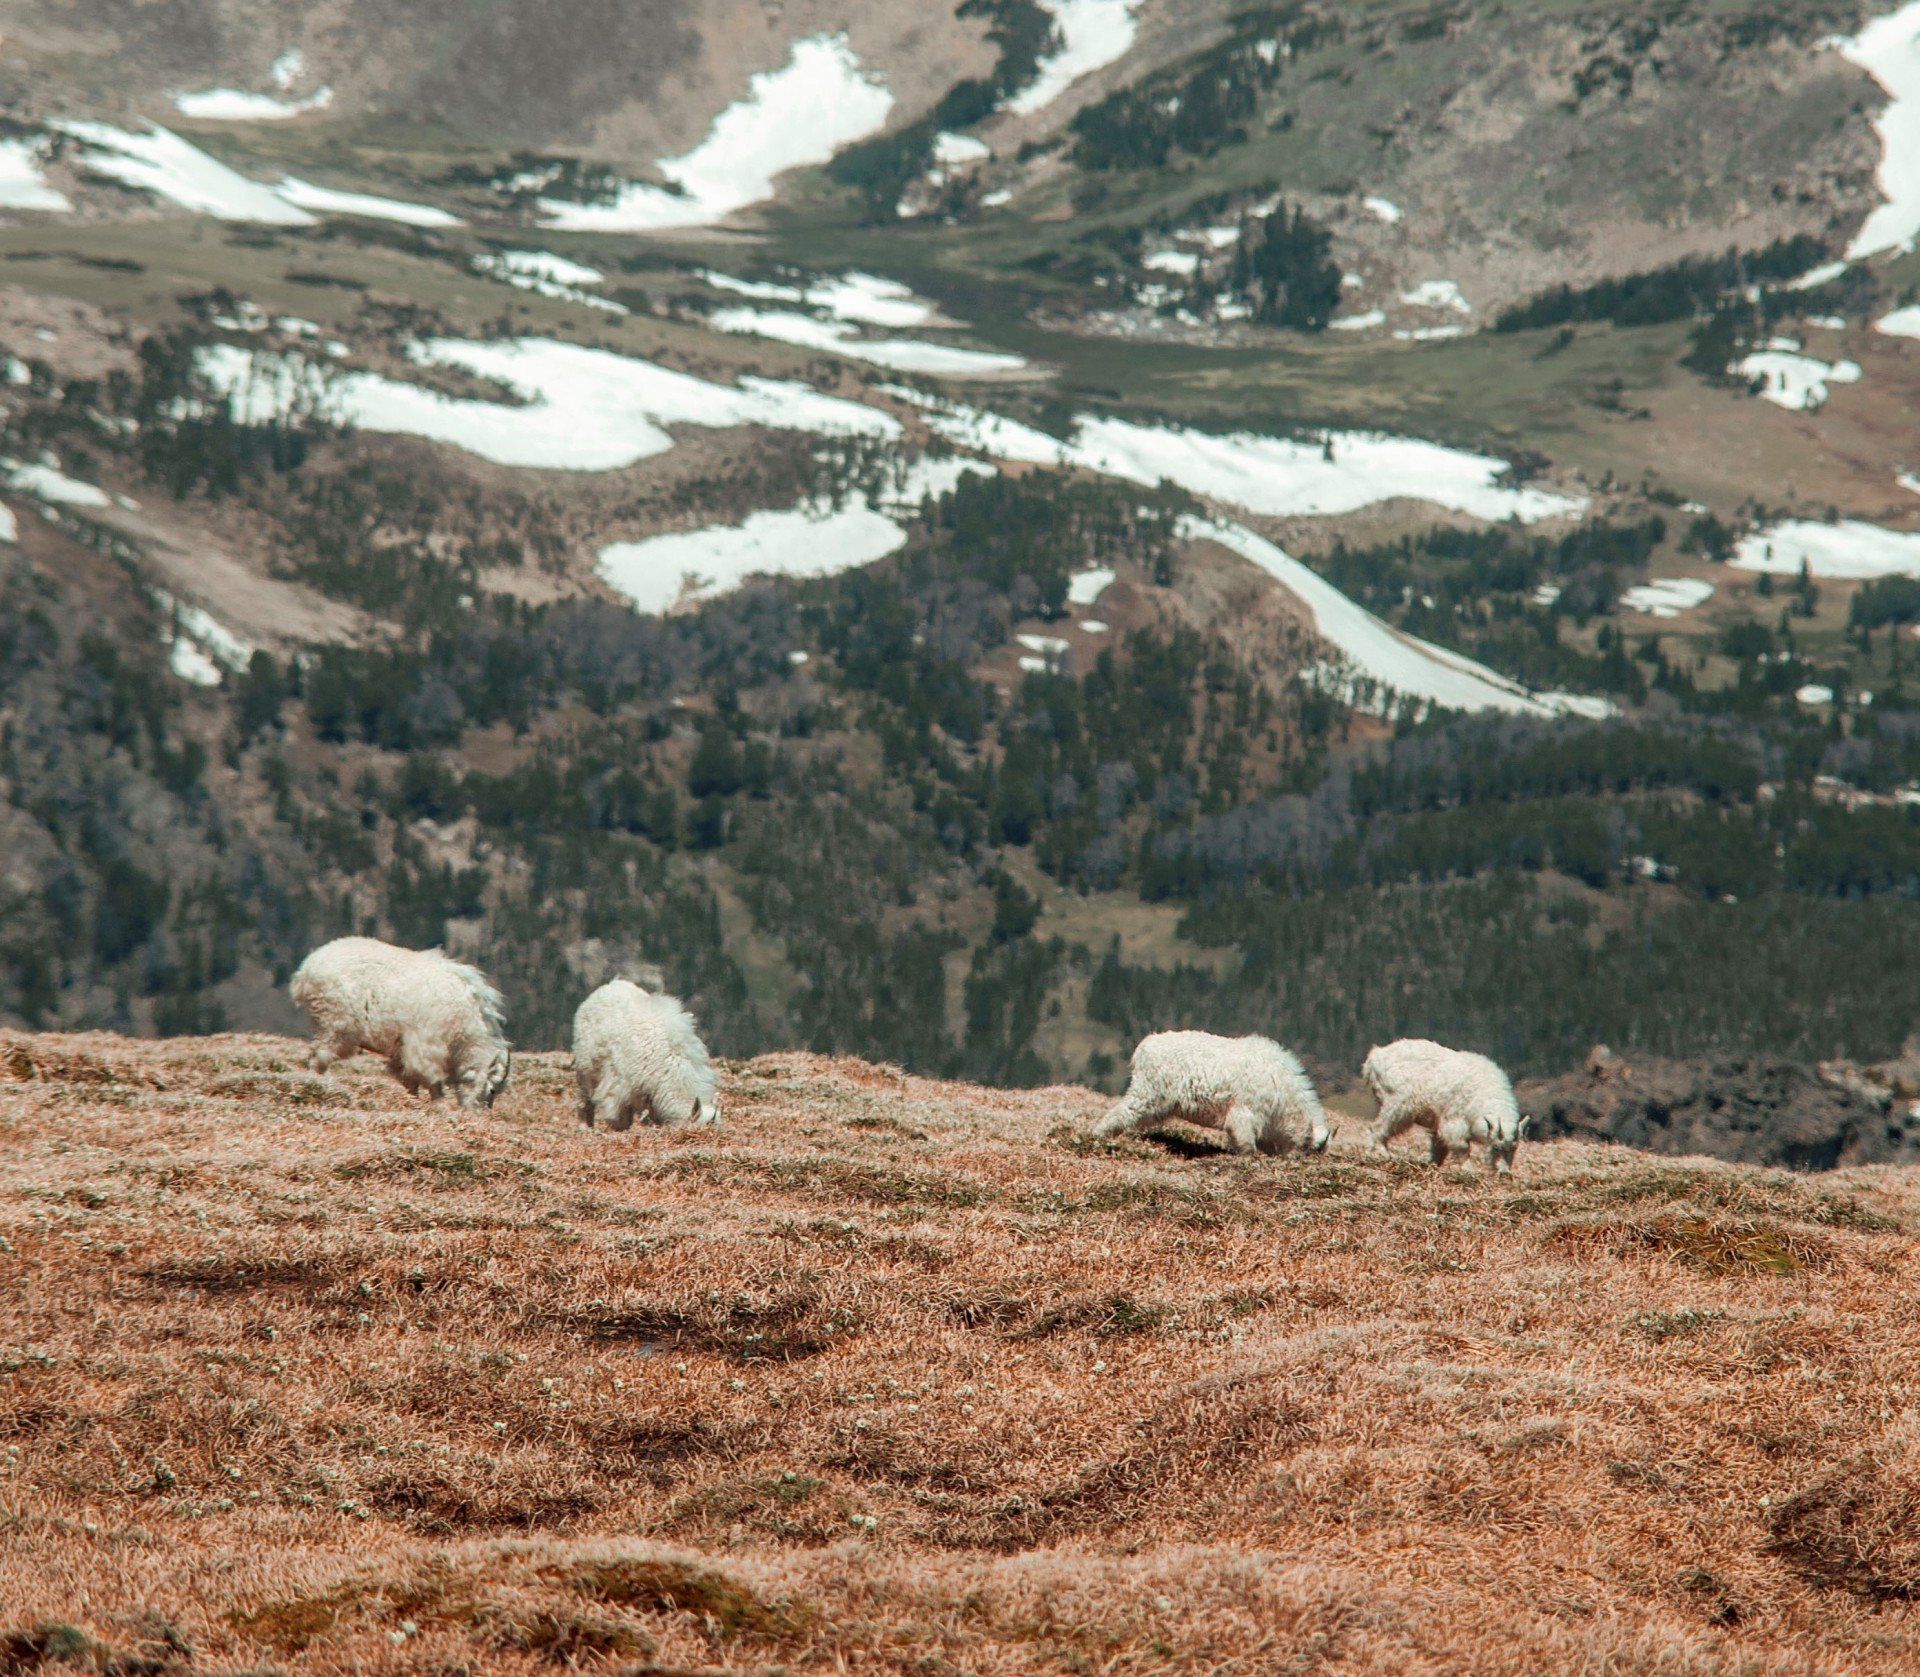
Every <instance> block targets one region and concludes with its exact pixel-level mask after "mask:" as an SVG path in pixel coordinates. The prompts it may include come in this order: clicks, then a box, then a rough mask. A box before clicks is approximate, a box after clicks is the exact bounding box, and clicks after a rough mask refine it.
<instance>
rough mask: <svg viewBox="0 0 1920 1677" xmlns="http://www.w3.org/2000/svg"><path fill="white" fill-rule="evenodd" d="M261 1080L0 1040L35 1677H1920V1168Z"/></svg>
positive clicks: (1045, 1094)
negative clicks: (1423, 1153) (1247, 1150)
mask: <svg viewBox="0 0 1920 1677" xmlns="http://www.w3.org/2000/svg"><path fill="white" fill-rule="evenodd" d="M298 1055H299V1047H298V1045H296V1044H294V1043H290V1042H287V1041H285V1040H283V1039H275V1038H261V1037H250V1038H238V1037H227V1038H216V1039H210V1040H204V1041H200V1042H195V1043H179V1044H171V1045H156V1044H140V1043H130V1042H126V1041H124V1040H120V1039H115V1038H109V1037H100V1036H92V1037H30V1036H20V1035H10V1036H8V1037H7V1038H6V1039H5V1040H4V1042H3V1043H0V1133H3V1134H4V1137H5V1145H4V1148H0V1233H4V1236H5V1239H6V1241H7V1253H8V1262H9V1264H10V1265H11V1266H12V1267H13V1268H14V1269H15V1270H16V1271H17V1273H18V1274H19V1275H20V1277H21V1278H22V1280H23V1281H24V1282H25V1283H26V1285H23V1286H16V1287H11V1288H9V1289H7V1292H6V1295H5V1304H4V1307H3V1308H4V1309H5V1311H6V1313H7V1317H8V1321H7V1338H8V1340H9V1342H10V1343H11V1344H13V1345H15V1346H17V1347H19V1348H20V1351H19V1354H17V1355H16V1356H14V1357H12V1358H10V1359H9V1362H8V1366H7V1369H6V1373H5V1383H6V1391H7V1394H8V1406H7V1412H8V1417H9V1424H8V1431H7V1439H8V1442H7V1447H6V1449H5V1451H4V1465H0V1476H5V1477H6V1479H7V1481H8V1484H9V1497H10V1502H11V1505H12V1508H13V1517H12V1519H11V1520H10V1522H9V1525H8V1529H7V1531H6V1533H5V1534H4V1536H0V1579H3V1580H4V1584H3V1585H0V1602H4V1606H0V1636H3V1637H4V1641H0V1646H4V1647H5V1648H6V1649H7V1657H8V1659H10V1660H11V1661H13V1662H14V1663H15V1664H17V1665H20V1666H21V1667H22V1668H31V1667H32V1666H33V1665H34V1663H35V1662H36V1661H42V1660H48V1659H59V1658H74V1657H76V1656H77V1657H80V1658H88V1657H91V1658H93V1659H95V1660H96V1661H97V1662H103V1661H105V1660H106V1659H108V1658H109V1657H116V1658H119V1659H121V1660H123V1661H125V1660H131V1659H145V1660H150V1661H153V1662H155V1663H154V1665H153V1667H152V1668H153V1669H159V1670H171V1669H175V1668H178V1669H186V1667H187V1664H188V1662H189V1661H191V1662H192V1663H193V1664H196V1665H198V1664H202V1663H209V1662H211V1663H214V1664H218V1665H220V1666H222V1667H225V1666H234V1667H241V1666H256V1665H261V1664H271V1665H273V1666H274V1667H275V1668H276V1669H282V1670H289V1671H322V1672H325V1671H344V1670H349V1669H351V1670H359V1671H374V1672H385V1671H396V1672H397V1671H402V1670H418V1669H420V1668H421V1667H422V1666H423V1665H429V1664H433V1665H438V1664H443V1663H449V1662H455V1663H474V1664H479V1665H484V1666H485V1667H486V1668H487V1669H489V1670H498V1671H512V1672H519V1671H537V1670H551V1669H554V1668H555V1667H556V1666H557V1665H558V1664H561V1663H572V1662H581V1663H588V1664H597V1663H605V1664H610V1665H611V1664H621V1663H624V1664H634V1663H640V1664H644V1665H646V1666H648V1667H650V1668H652V1669H668V1670H730V1671H732V1670H760V1669H765V1668H768V1667H770V1666H773V1665H778V1666H780V1667H781V1668H783V1669H786V1670H796V1671H806V1670H830V1669H838V1668H840V1667H842V1666H845V1665H848V1664H859V1665H862V1666H865V1667H867V1668H869V1669H873V1670H877V1671H901V1672H906V1671H923V1670H926V1669H928V1668H929V1666H930V1665H933V1664H936V1663H939V1664H951V1665H953V1666H956V1667H965V1668H966V1669H969V1670H978V1671H991V1672H1025V1671H1039V1670H1056V1669H1060V1668H1062V1667H1063V1666H1065V1667H1071V1666H1074V1665H1078V1664H1080V1663H1083V1662H1090V1661H1098V1662H1101V1663H1105V1664H1110V1665H1111V1664H1116V1663H1117V1664H1118V1665H1119V1666H1120V1667H1121V1668H1125V1667H1127V1666H1130V1665H1138V1666H1140V1667H1143V1668H1145V1667H1151V1668H1154V1669H1164V1670H1203V1669H1204V1670H1207V1671H1216V1672H1219V1671H1228V1672H1239V1671H1245V1672H1248V1673H1252V1672H1265V1671H1271V1670H1273V1669H1274V1667H1275V1664H1276V1662H1280V1661H1286V1662H1289V1663H1291V1664H1292V1665H1293V1666H1294V1667H1295V1668H1297V1669H1300V1670H1302V1671H1320V1670H1326V1671H1334V1670H1339V1671H1348V1672H1382V1673H1385V1672H1399V1671H1406V1670H1408V1669H1419V1670H1425V1671H1432V1672H1435V1673H1464V1672H1474V1673H1504V1672H1512V1673H1521V1672H1530V1671H1538V1670H1542V1669H1548V1668H1551V1669H1556V1670H1580V1669H1602V1668H1604V1669H1607V1670H1613V1671H1627V1672H1647V1673H1653V1672H1664V1671H1673V1670H1676V1669H1686V1670H1704V1671H1718V1670H1732V1669H1743V1670H1753V1671H1759V1672H1769V1673H1771V1672H1781V1673H1785V1672H1788V1671H1796V1670H1803V1669H1805V1668H1806V1667H1807V1666H1808V1665H1809V1664H1810V1663H1811V1664H1813V1665H1815V1666H1817V1667H1818V1668H1819V1669H1821V1670H1823V1671H1833V1672H1836V1673H1853V1672H1860V1673H1866V1672H1875V1673H1890V1672H1905V1671H1912V1670H1916V1669H1920V1641H1917V1640H1916V1619H1915V1614H1916V1609H1915V1607H1914V1605H1913V1603H1912V1600H1911V1597H1912V1596H1913V1594H1914V1591H1915V1588H1916V1582H1917V1580H1916V1577H1915V1571H1914V1569H1915V1565H1916V1556H1915V1553H1914V1549H1913V1544H1912V1534H1911V1517H1912V1507H1913V1498H1914V1495H1915V1484H1916V1473H1917V1472H1920V1461H1917V1460H1916V1457H1915V1454H1914V1451H1915V1442H1914V1439H1913V1433H1912V1417H1911V1414H1910V1412H1909V1410H1908V1409H1907V1408H1906V1404H1907V1401H1908V1399H1909V1397H1910V1395H1911V1393H1910V1387H1909V1381H1910V1377H1911V1356H1910V1352H1909V1348H1908V1339H1909V1337H1910V1330H1909V1327H1908V1315H1909V1312H1908V1307H1907V1302H1906V1299H1905V1295H1904V1293H1903V1290H1902V1289H1901V1288H1900V1287H1899V1286H1898V1285H1893V1284H1890V1282H1892V1281H1893V1279H1894V1278H1895V1277H1897V1276H1898V1275H1900V1274H1901V1273H1903V1272H1904V1271H1905V1270H1906V1269H1907V1268H1908V1267H1910V1266H1911V1264H1912V1262H1913V1261H1914V1257H1915V1251H1914V1244H1915V1240H1914V1218H1915V1214H1916V1202H1915V1193H1916V1184H1915V1180H1914V1176H1913V1173H1912V1172H1911V1171H1898V1170H1886V1169H1877V1170H1861V1171H1855V1172H1849V1173H1844V1174H1842V1175H1841V1176H1839V1177H1835V1178H1829V1179H1827V1180H1825V1181H1823V1182H1822V1183H1821V1184H1820V1185H1819V1186H1818V1187H1815V1186H1812V1185H1810V1184H1808V1183H1807V1182H1806V1181H1805V1180H1804V1179H1801V1178H1796V1177H1792V1176H1787V1175H1784V1174H1777V1173H1768V1172H1759V1171H1753V1170H1745V1169H1735V1168H1729V1167H1720V1166H1713V1165H1709V1164H1702V1163H1699V1162H1696V1161H1661V1162H1659V1163H1657V1164H1656V1163H1651V1162H1649V1161H1647V1160H1645V1159H1644V1158H1639V1157H1636V1156H1634V1155H1631V1154H1628V1153H1624V1152H1620V1151H1617V1150H1611V1149H1596V1148H1591V1147H1586V1146H1580V1145H1576V1144H1571V1143H1558V1144H1553V1145H1549V1146H1533V1147H1526V1148H1523V1149H1522V1152H1521V1154H1520V1159H1519V1165H1518V1171H1517V1174H1516V1176H1515V1177H1514V1178H1513V1180H1512V1181H1511V1183H1506V1182H1494V1181H1492V1180H1490V1179H1488V1178H1486V1177H1484V1176H1481V1175H1479V1174H1477V1173H1476V1174H1468V1173H1462V1172H1457V1171H1447V1172H1437V1171H1434V1170H1432V1169H1431V1168H1430V1167H1428V1166H1426V1165H1424V1164H1422V1163H1416V1162H1415V1161H1414V1160H1413V1159H1412V1158H1411V1157H1396V1158H1395V1159H1393V1160H1392V1161H1390V1162H1384V1161H1375V1160H1371V1159H1368V1158H1366V1157H1364V1156H1363V1155H1361V1154H1358V1153H1356V1152H1354V1151H1353V1150H1352V1147H1353V1131H1352V1124H1351V1121H1350V1122H1349V1126H1348V1129H1347V1132H1346V1134H1345V1136H1344V1137H1343V1139H1342V1140H1341V1141H1339V1142H1338V1143H1337V1144H1336V1150H1335V1151H1334V1152H1332V1153H1330V1154H1329V1155H1327V1156H1326V1157H1324V1158H1323V1159H1320V1160H1318V1161H1311V1162H1307V1163H1287V1162H1284V1161H1272V1160H1259V1161H1241V1160H1235V1159H1230V1158H1225V1157H1222V1156H1220V1155H1218V1154H1214V1153H1211V1152H1207V1151H1204V1150H1203V1148H1202V1147H1201V1146H1200V1145H1199V1144H1189V1143H1188V1142H1187V1141H1182V1142H1181V1145H1179V1146H1174V1145H1171V1144H1167V1145H1161V1144H1156V1143H1154V1142H1148V1141H1137V1142H1128V1143H1125V1144H1122V1145H1117V1146H1112V1145H1103V1146H1092V1145H1089V1144H1088V1143H1086V1142H1085V1141H1084V1140H1083V1139H1081V1138H1080V1132H1081V1131H1082V1130H1083V1128H1084V1126H1085V1125H1086V1123H1087V1122H1088V1120H1089V1119H1091V1118H1092V1117H1093V1116H1094V1115H1095V1114H1096V1113H1097V1112H1098V1111H1099V1110H1100V1107H1101V1102H1100V1101H1099V1099H1098V1098H1097V1097H1095V1096H1093V1095H1092V1094H1090V1093H1089V1092H1088V1091H1085V1090H1080V1089H1070V1088H1054V1089H1047V1090H1040V1091H1035V1092H1032V1093H1028V1094H1020V1095H1012V1094H1006V1093H1002V1092H993V1091H987V1090H982V1089H977V1088H970V1087H966V1086H961V1085H947V1084H935V1083H928V1082H924V1081H921V1080H918V1079H911V1078H905V1077H902V1076H901V1075H900V1074H898V1073H897V1072H895V1071H893V1070H891V1069H890V1068H884V1067H876V1066H872V1065H867V1064H862V1063H860V1062H856V1061H846V1060H840V1061H834V1060H826V1059H821V1058H817V1057H812V1056H805V1055H782V1056H776V1057H772V1058H768V1059H762V1060H756V1061H753V1062H750V1063H746V1064H739V1065H733V1066H729V1067H728V1068H726V1075H725V1087H724V1090H723V1094H722V1100H723V1105H724V1107H725V1109H726V1112H727V1115H728V1116H727V1122H726V1125H725V1127H723V1128H722V1129H721V1130H719V1131H718V1132H711V1133H709V1132H699V1133H692V1132H682V1133H679V1134H670V1133H664V1132H659V1131H654V1130H647V1129H641V1130H637V1131H634V1132H632V1133H631V1134H628V1135H624V1136H610V1135H608V1134H605V1133H598V1134H595V1133H590V1132H588V1131H585V1130H584V1129H582V1128H581V1127H580V1126H579V1125H578V1124H577V1123H576V1122H575V1120H574V1118H573V1115H572V1105H573V1096H572V1092H571V1084H570V1079H569V1078H568V1076H567V1074H566V1070H565V1067H564V1063H563V1062H561V1061H560V1060H559V1059H557V1058H549V1057H531V1056H530V1057H521V1058H520V1059H519V1060H517V1061H516V1066H515V1078H514V1082H513V1083H512V1085H510V1087H509V1089H508V1091H507V1093H506V1096H505V1098H504V1100H503V1102H502V1104H501V1106H500V1107H499V1108H498V1109H497V1110H496V1112H494V1113H493V1114H491V1115H488V1116H482V1117H470V1116H467V1115H463V1114H458V1113H455V1112H452V1111H450V1110H448V1109H445V1108H438V1109H436V1108H429V1107H426V1106H423V1105H421V1104H418V1103H415V1102H412V1101H410V1100H408V1099H407V1098H406V1097H404V1096H403V1095H402V1094H401V1093H400V1091H399V1090H398V1089H397V1087H396V1086H395V1085H393V1084H392V1083H390V1082H389V1081H387V1080H386V1079H385V1078H384V1075H383V1074H381V1073H379V1072H378V1071H377V1070H376V1068H374V1067H373V1066H372V1065H371V1063H369V1062H362V1063H359V1064H355V1065H351V1066H348V1067H346V1068H345V1069H343V1070H341V1071H340V1072H338V1073H337V1074H336V1075H335V1076H334V1078H333V1079H332V1080H330V1081H327V1082H321V1081H318V1080H316V1079H314V1078H312V1077H311V1076H310V1075H309V1074H307V1073H306V1072H305V1071H303V1070H300V1069H298ZM1176 1139H1179V1138H1176ZM189 1650H190V1652H189Z"/></svg>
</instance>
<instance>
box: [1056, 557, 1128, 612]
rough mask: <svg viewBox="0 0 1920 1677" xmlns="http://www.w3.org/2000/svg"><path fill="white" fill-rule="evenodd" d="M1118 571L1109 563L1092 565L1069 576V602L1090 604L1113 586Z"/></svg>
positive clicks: (1078, 604) (1075, 604)
mask: <svg viewBox="0 0 1920 1677" xmlns="http://www.w3.org/2000/svg"><path fill="white" fill-rule="evenodd" d="M1116 574H1117V573H1116V572H1115V571H1114V570H1113V569H1112V567H1110V566H1107V565H1092V566H1089V567H1088V568H1087V569H1086V570H1084V571H1075V572H1074V574H1073V575H1072V576H1070V577H1068V578H1067V604H1069V605H1074V606H1090V605H1092V604H1093V603H1094V601H1095V600H1097V599H1099V598H1100V596H1101V595H1102V594H1104V593H1106V591H1107V590H1108V589H1109V588H1111V587H1112V586H1113V579H1114V577H1115V575H1116Z"/></svg>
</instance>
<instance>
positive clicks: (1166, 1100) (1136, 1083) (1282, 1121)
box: [1093, 1031, 1333, 1153]
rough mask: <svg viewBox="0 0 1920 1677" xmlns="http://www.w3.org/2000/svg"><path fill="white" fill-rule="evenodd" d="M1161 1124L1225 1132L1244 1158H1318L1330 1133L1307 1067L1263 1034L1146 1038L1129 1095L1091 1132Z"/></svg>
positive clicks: (1115, 1132)
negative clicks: (1174, 1121)
mask: <svg viewBox="0 0 1920 1677" xmlns="http://www.w3.org/2000/svg"><path fill="white" fill-rule="evenodd" d="M1161 1118H1183V1119H1185V1120H1186V1121H1187V1122H1188V1123H1190V1124H1201V1125H1205V1126H1206V1127H1207V1128H1209V1129H1216V1130H1224V1131H1225V1132H1226V1136H1227V1139H1228V1140H1229V1141H1231V1142H1232V1143H1233V1145H1234V1147H1235V1149H1236V1150H1237V1151H1239V1152H1242V1153H1252V1152H1255V1151H1258V1152H1261V1153H1288V1152H1293V1151H1295V1150H1296V1149H1298V1150H1300V1151H1303V1152H1308V1153H1323V1152H1325V1151H1326V1146H1327V1142H1328V1141H1329V1140H1330V1139H1331V1138H1332V1135H1333V1132H1332V1130H1331V1129H1330V1128H1329V1127H1328V1125H1327V1115H1326V1113H1325V1112H1324V1111H1323V1110H1322V1109H1321V1106H1320V1097H1319V1096H1318V1095H1316V1094H1315V1093H1314V1091H1313V1084H1312V1082H1311V1081H1310V1080H1309V1078H1308V1077H1307V1074H1306V1071H1305V1069H1304V1068H1303V1067H1302V1066H1301V1064H1300V1062H1299V1061H1298V1060H1296V1059H1295V1058H1294V1057H1293V1056H1292V1055H1291V1054H1289V1053H1288V1052H1287V1051H1286V1049H1284V1048H1282V1047H1281V1046H1280V1045H1279V1044H1278V1043H1277V1042H1272V1041H1270V1040H1269V1039H1268V1038H1266V1037H1263V1036H1240V1037H1227V1036H1214V1035H1213V1034H1211V1033H1210V1032H1207V1031H1160V1032H1157V1033H1156V1034H1155V1035H1153V1036H1150V1037H1146V1038H1143V1039H1142V1041H1141V1043H1140V1046H1139V1047H1138V1048H1136V1049H1135V1050H1134V1051H1133V1065H1132V1070H1131V1072H1130V1073H1129V1075H1128V1077H1127V1092H1126V1093H1125V1094H1124V1095H1122V1096H1121V1097H1120V1100H1119V1102H1118V1104H1116V1105H1115V1106H1114V1107H1113V1109H1112V1110H1111V1111H1110V1112H1108V1114H1107V1115H1106V1117H1104V1118H1102V1119H1101V1120H1100V1122H1099V1123H1098V1124H1096V1125H1095V1126H1094V1131H1093V1133H1094V1134H1095V1135H1096V1136H1102V1137H1105V1136H1115V1135H1120V1134H1122V1133H1124V1132H1125V1131H1128V1130H1137V1129H1140V1128H1141V1127H1142V1126H1143V1125H1146V1124H1151V1123H1153V1122H1155V1121H1156V1120H1157V1119H1161Z"/></svg>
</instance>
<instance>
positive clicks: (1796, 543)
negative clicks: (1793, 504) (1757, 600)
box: [1732, 518, 1920, 582]
mask: <svg viewBox="0 0 1920 1677" xmlns="http://www.w3.org/2000/svg"><path fill="white" fill-rule="evenodd" d="M1732 564H1733V566H1734V568H1735V569H1736V570H1742V571H1765V572H1767V573H1769V574H1770V575H1773V576H1798V575H1799V574H1800V570H1801V567H1802V566H1805V567H1806V569H1807V570H1808V571H1809V572H1810V573H1811V574H1812V575H1814V576H1816V577H1831V578H1833V579H1835V580H1836V581H1842V582H1863V581H1868V580H1870V579H1872V578H1874V577H1880V576H1920V533H1914V532H1909V531H1904V530H1888V529H1883V528H1882V527H1881V526H1880V525H1878V524H1868V523H1865V522H1863V521H1861V520H1859V519H1846V520H1843V521H1842V522H1840V523H1838V524H1816V523H1814V522H1812V521H1811V520H1810V519H1797V518H1796V519H1788V520H1787V521H1786V522H1784V523H1781V524H1775V525H1773V526H1772V527H1771V528H1769V529H1765V530H1756V531H1755V532H1754V533H1753V534H1751V535H1749V536H1746V537H1743V538H1742V540H1741V542H1740V545H1739V546H1738V547H1737V548H1736V549H1735V550H1734V556H1733V559H1732Z"/></svg>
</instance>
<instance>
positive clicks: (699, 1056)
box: [573, 978, 720, 1130]
mask: <svg viewBox="0 0 1920 1677" xmlns="http://www.w3.org/2000/svg"><path fill="white" fill-rule="evenodd" d="M573 1075H574V1076H575V1077H576V1078H577V1079H578V1080H579V1084H580V1117H581V1121H582V1122H583V1123H586V1124H588V1125H591V1124H593V1123H594V1122H595V1121H596V1120H598V1121H599V1122H600V1123H602V1124H605V1125H606V1126H607V1128H608V1129H610V1130H625V1129H631V1128H632V1127H633V1121H634V1119H635V1118H643V1119H645V1120H647V1121H649V1122H651V1123H655V1124H684V1123H687V1122H689V1121H693V1122H696V1123H701V1124H717V1123H719V1122H720V1102H719V1100H718V1098H717V1097H716V1095H715V1092H714V1080H713V1062H712V1061H711V1060H710V1059H709V1058H708V1057H707V1045H706V1044H705V1043H704V1042H702V1041H701V1040H700V1031H699V1027H698V1026H696V1025H695V1024H694V1022H693V1015H692V1014H690V1013H689V1012H688V1011H687V1010H686V1009H685V1008H684V1007H682V1006H681V1005H680V1003H679V1002H678V1001H676V1000H675V999H674V998H673V997H672V996H664V995H659V994H657V993H655V992H654V991H651V990H645V989H642V988H641V987H640V986H639V985H638V984H635V983H633V982H632V981H631V980H629V979H625V978H616V979H614V980H612V981H611V982H610V983H607V984H603V985H601V986H600V988H599V989H597V990H596V991H594V992H593V994H592V995H590V996H589V997H587V999H586V1000H585V1001H583V1002H582V1003H581V1004H580V1006H579V1008H578V1009H577V1010H576V1011H575V1013H574V1015H573Z"/></svg>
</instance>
